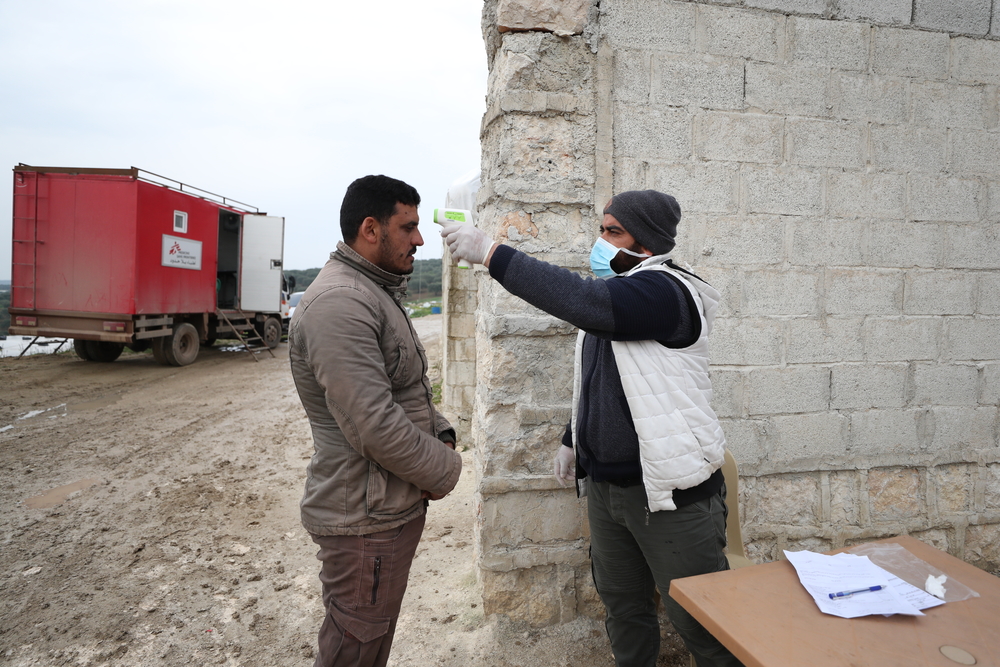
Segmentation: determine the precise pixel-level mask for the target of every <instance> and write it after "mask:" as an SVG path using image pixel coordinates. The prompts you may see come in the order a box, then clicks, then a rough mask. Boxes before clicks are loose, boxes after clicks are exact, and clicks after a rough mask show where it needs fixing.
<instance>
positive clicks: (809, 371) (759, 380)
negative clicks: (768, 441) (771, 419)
mask: <svg viewBox="0 0 1000 667" xmlns="http://www.w3.org/2000/svg"><path fill="white" fill-rule="evenodd" d="M746 403H747V408H748V411H749V414H751V415H777V414H788V413H797V412H823V411H826V410H828V409H829V408H830V369H828V368H822V367H814V366H805V367H803V366H797V367H787V368H755V369H753V370H751V371H750V373H749V374H748V376H747V399H746Z"/></svg>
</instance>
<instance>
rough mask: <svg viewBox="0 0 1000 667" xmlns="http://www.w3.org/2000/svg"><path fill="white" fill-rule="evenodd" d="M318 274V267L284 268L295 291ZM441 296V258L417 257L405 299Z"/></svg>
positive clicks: (305, 286)
mask: <svg viewBox="0 0 1000 667" xmlns="http://www.w3.org/2000/svg"><path fill="white" fill-rule="evenodd" d="M317 275H319V269H285V276H294V277H295V289H294V290H293V291H295V292H304V291H305V290H306V288H307V287H309V285H311V284H312V281H314V280H316V276H317ZM434 296H441V260H440V259H418V260H416V261H414V262H413V273H412V274H410V287H409V289H408V290H407V299H425V298H430V297H434Z"/></svg>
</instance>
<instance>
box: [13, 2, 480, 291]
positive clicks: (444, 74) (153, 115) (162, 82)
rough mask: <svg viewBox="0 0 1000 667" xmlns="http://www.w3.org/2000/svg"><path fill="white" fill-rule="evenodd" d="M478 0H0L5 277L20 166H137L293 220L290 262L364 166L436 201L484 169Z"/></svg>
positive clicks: (429, 236) (303, 263) (433, 249)
mask: <svg viewBox="0 0 1000 667" xmlns="http://www.w3.org/2000/svg"><path fill="white" fill-rule="evenodd" d="M481 9H482V3H481V2H478V1H477V0H420V1H419V2H416V1H414V0H379V1H377V2H346V1H344V0H338V1H336V2H333V1H330V0H326V1H320V0H285V1H284V2H280V3H279V2H273V0H272V1H270V2H262V1H258V0H88V1H87V2H80V1H79V0H31V1H19V0H0V173H2V174H3V177H2V179H0V193H2V194H0V279H3V280H5V279H9V278H10V253H11V249H10V246H11V243H10V239H11V230H10V226H11V191H12V176H11V169H13V167H14V166H15V165H17V164H18V163H20V162H24V163H26V164H30V165H36V166H60V167H65V166H70V167H109V168H129V167H132V166H135V167H139V168H141V169H145V170H148V171H151V172H154V173H157V174H162V175H163V176H167V177H169V178H172V179H176V180H179V181H183V182H185V183H188V184H190V185H193V186H196V187H199V188H203V189H205V190H209V191H211V192H215V193H218V194H221V195H224V196H226V197H230V198H232V199H236V200H239V201H243V202H246V203H248V204H252V205H254V206H257V207H259V208H260V209H261V210H263V211H267V212H268V213H270V214H272V215H279V216H283V217H284V218H285V266H286V267H288V268H290V269H307V268H312V267H317V266H322V265H323V263H324V262H325V261H326V259H327V256H328V254H329V252H330V251H331V250H332V249H333V248H334V247H335V245H336V243H337V241H338V240H340V228H339V210H340V202H341V199H342V198H343V195H344V190H345V189H346V187H347V185H348V184H349V183H350V182H351V181H352V180H354V179H355V178H357V177H359V176H363V175H365V174H370V173H384V174H387V175H389V176H393V177H395V178H400V179H403V180H405V181H407V182H409V183H410V184H411V185H413V186H415V187H416V188H417V190H418V191H419V192H420V196H421V198H422V200H423V203H422V205H421V207H420V213H421V217H422V218H423V219H424V220H425V221H427V222H424V223H423V224H421V230H422V231H423V232H424V237H425V241H426V243H425V246H424V247H423V248H422V249H421V250H420V251H418V254H417V257H418V258H430V257H440V256H441V240H440V237H439V236H438V235H437V234H436V232H435V229H436V228H437V227H436V225H433V224H430V222H429V220H430V217H431V214H432V210H433V209H434V208H435V207H436V206H443V204H444V198H445V194H446V192H447V190H448V186H449V185H450V184H451V183H452V182H453V181H455V180H456V179H458V178H460V177H462V176H463V175H466V174H468V173H469V172H470V171H473V170H475V169H477V168H478V167H479V160H480V153H479V124H480V120H481V119H482V115H483V111H484V110H485V95H486V76H487V70H486V56H485V49H484V46H483V40H482V35H481V31H480V27H479V21H480V12H481Z"/></svg>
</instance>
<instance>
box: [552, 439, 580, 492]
mask: <svg viewBox="0 0 1000 667" xmlns="http://www.w3.org/2000/svg"><path fill="white" fill-rule="evenodd" d="M552 464H553V470H554V472H555V475H556V481H558V482H559V486H566V485H567V484H572V483H573V482H574V481H575V480H576V455H575V454H574V453H573V448H572V447H567V446H566V445H559V451H557V452H556V457H555V459H554V460H553V461H552Z"/></svg>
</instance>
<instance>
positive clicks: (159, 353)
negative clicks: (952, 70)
mask: <svg viewBox="0 0 1000 667" xmlns="http://www.w3.org/2000/svg"><path fill="white" fill-rule="evenodd" d="M169 342H170V336H160V337H159V338H154V339H152V340H151V341H150V342H149V349H151V350H152V351H153V359H156V363H158V364H163V365H164V366H169V365H170V362H169V361H167V354H166V352H164V351H163V348H165V347H166V346H167V343H169Z"/></svg>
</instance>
